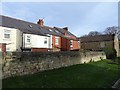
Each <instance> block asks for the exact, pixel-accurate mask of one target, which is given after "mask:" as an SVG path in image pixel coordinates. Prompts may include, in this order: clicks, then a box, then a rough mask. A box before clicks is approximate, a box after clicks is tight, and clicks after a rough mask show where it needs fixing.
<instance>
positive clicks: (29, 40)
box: [27, 35, 31, 43]
mask: <svg viewBox="0 0 120 90" xmlns="http://www.w3.org/2000/svg"><path fill="white" fill-rule="evenodd" d="M30 42H31V36H28V35H27V43H30Z"/></svg>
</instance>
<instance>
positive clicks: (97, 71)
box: [3, 60, 120, 88]
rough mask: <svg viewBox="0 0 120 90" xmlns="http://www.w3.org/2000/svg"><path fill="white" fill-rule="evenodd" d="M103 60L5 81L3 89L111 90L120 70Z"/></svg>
mask: <svg viewBox="0 0 120 90" xmlns="http://www.w3.org/2000/svg"><path fill="white" fill-rule="evenodd" d="M110 62H111V61H108V60H103V61H98V62H91V63H88V64H80V65H74V66H69V67H66V68H60V69H56V70H49V71H44V72H40V73H36V74H33V75H25V76H16V77H12V78H7V79H4V80H3V88H111V86H112V85H113V84H114V83H115V81H116V80H117V79H118V78H119V77H120V76H119V72H120V68H119V67H118V65H117V64H111V63H110Z"/></svg>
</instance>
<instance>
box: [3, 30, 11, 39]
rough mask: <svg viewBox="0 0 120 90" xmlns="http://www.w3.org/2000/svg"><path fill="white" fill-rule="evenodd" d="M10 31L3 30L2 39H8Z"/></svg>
mask: <svg viewBox="0 0 120 90" xmlns="http://www.w3.org/2000/svg"><path fill="white" fill-rule="evenodd" d="M10 33H11V31H10V30H4V38H10Z"/></svg>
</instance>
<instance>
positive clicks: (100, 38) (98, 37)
mask: <svg viewBox="0 0 120 90" xmlns="http://www.w3.org/2000/svg"><path fill="white" fill-rule="evenodd" d="M79 39H80V42H81V43H83V42H102V41H113V40H114V34H113V35H96V36H86V37H80V38H79Z"/></svg>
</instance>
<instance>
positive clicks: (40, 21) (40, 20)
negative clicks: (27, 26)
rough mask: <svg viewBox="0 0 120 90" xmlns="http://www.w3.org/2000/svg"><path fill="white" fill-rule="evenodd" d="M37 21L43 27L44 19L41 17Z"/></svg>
mask: <svg viewBox="0 0 120 90" xmlns="http://www.w3.org/2000/svg"><path fill="white" fill-rule="evenodd" d="M37 23H38V24H39V25H40V27H43V24H44V21H43V19H39V21H38V22H37Z"/></svg>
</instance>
